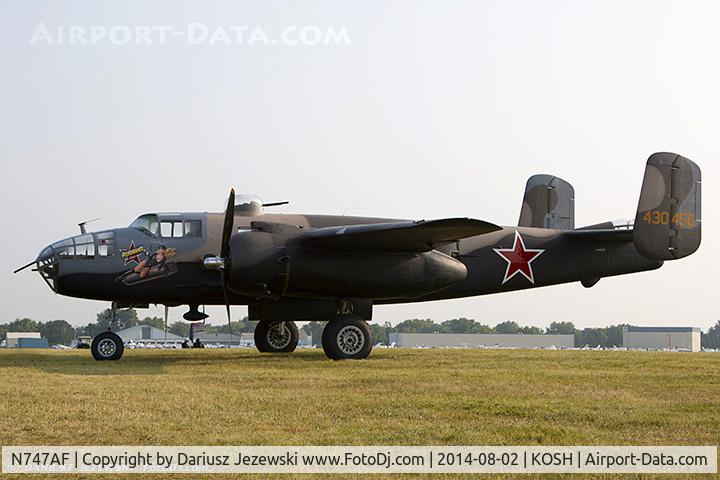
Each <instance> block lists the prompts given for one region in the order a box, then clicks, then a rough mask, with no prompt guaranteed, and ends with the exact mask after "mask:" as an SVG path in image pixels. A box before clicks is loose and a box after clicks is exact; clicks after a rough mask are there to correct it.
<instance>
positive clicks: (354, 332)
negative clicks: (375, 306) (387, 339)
mask: <svg viewBox="0 0 720 480" xmlns="http://www.w3.org/2000/svg"><path fill="white" fill-rule="evenodd" d="M322 347H323V350H324V351H325V355H327V356H328V358H331V359H333V360H345V359H352V360H359V359H363V358H367V357H368V355H370V351H372V331H371V330H370V327H369V326H368V324H367V322H366V321H365V320H363V319H362V318H360V317H358V316H356V315H342V316H340V317H338V318H336V319H335V320H331V321H329V322H328V323H327V325H325V329H323V334H322Z"/></svg>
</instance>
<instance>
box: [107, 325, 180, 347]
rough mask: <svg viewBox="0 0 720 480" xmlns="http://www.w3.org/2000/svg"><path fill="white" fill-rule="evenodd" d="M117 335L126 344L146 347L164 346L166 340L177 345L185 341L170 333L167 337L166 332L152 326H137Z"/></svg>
mask: <svg viewBox="0 0 720 480" xmlns="http://www.w3.org/2000/svg"><path fill="white" fill-rule="evenodd" d="M115 333H117V334H118V335H119V336H120V338H122V340H123V342H125V343H127V342H133V343H142V344H145V345H162V344H164V343H165V342H166V340H167V343H177V344H180V343H182V342H184V341H185V339H184V338H183V337H181V336H179V335H175V334H174V333H170V332H167V337H166V336H165V335H166V333H165V330H160V329H159V328H155V327H151V326H150V325H136V326H134V327H130V328H126V329H125V330H120V331H119V332H115Z"/></svg>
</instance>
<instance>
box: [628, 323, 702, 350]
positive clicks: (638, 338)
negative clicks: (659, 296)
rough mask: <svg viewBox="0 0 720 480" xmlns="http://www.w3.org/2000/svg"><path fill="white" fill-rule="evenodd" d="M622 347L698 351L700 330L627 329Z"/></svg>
mask: <svg viewBox="0 0 720 480" xmlns="http://www.w3.org/2000/svg"><path fill="white" fill-rule="evenodd" d="M623 346H624V347H626V348H646V349H650V350H687V351H690V352H699V351H700V329H699V328H694V327H628V328H627V330H625V331H624V332H623Z"/></svg>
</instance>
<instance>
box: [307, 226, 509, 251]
mask: <svg viewBox="0 0 720 480" xmlns="http://www.w3.org/2000/svg"><path fill="white" fill-rule="evenodd" d="M498 230H502V227H499V226H497V225H494V224H492V223H488V222H484V221H482V220H474V219H472V218H445V219H442V220H427V221H426V220H420V221H416V222H413V221H407V222H389V223H371V224H367V225H349V226H345V227H326V228H318V229H315V230H312V231H310V232H308V233H306V234H304V235H302V236H301V237H300V242H301V243H302V244H303V245H304V246H307V247H312V248H320V249H324V250H338V251H347V252H426V251H429V250H432V249H434V248H436V247H438V246H441V245H445V244H448V243H452V242H455V241H457V240H460V239H462V238H467V237H474V236H476V235H484V234H486V233H490V232H495V231H498Z"/></svg>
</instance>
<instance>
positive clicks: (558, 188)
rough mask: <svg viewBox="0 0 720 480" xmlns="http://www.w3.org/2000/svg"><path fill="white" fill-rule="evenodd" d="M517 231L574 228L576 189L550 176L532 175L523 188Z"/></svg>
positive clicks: (560, 179)
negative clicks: (526, 228)
mask: <svg viewBox="0 0 720 480" xmlns="http://www.w3.org/2000/svg"><path fill="white" fill-rule="evenodd" d="M518 226H519V227H535V228H553V229H557V230H572V229H574V228H575V189H574V188H573V186H572V185H570V183H568V182H566V181H565V180H563V179H562V178H559V177H555V176H553V175H533V176H532V177H530V178H529V179H528V181H527V184H526V185H525V196H524V197H523V204H522V209H521V210H520V220H519V221H518Z"/></svg>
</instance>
